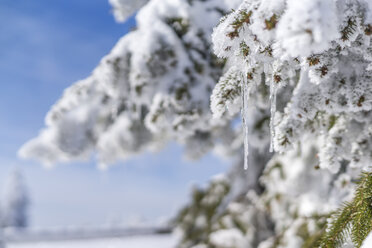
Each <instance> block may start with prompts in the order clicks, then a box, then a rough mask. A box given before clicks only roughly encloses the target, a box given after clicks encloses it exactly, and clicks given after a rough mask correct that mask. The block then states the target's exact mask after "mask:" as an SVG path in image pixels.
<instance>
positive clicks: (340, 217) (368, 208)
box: [320, 172, 372, 248]
mask: <svg viewBox="0 0 372 248" xmlns="http://www.w3.org/2000/svg"><path fill="white" fill-rule="evenodd" d="M332 219H333V220H332V222H331V223H330V228H329V230H328V231H327V232H326V233H325V234H324V236H323V238H322V240H321V244H320V247H321V248H338V247H341V246H342V245H343V244H344V243H345V242H346V241H347V240H348V238H349V237H351V240H352V241H353V243H354V245H355V247H356V248H359V247H361V245H362V243H363V241H364V240H365V239H366V238H367V236H368V234H369V233H370V232H371V231H372V173H371V172H369V173H367V172H365V173H362V175H361V177H360V179H359V180H358V182H357V189H356V193H355V196H354V199H353V200H352V201H351V202H348V203H345V204H344V206H343V207H342V208H340V209H339V210H338V211H336V212H335V213H334V214H333V218H332Z"/></svg>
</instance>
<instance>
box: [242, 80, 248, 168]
mask: <svg viewBox="0 0 372 248" xmlns="http://www.w3.org/2000/svg"><path fill="white" fill-rule="evenodd" d="M241 84H242V85H241V89H242V111H241V115H242V121H243V128H244V169H245V170H248V167H249V162H248V159H249V141H248V139H249V127H248V121H247V116H248V97H249V91H248V82H247V73H244V74H243V80H242V81H241Z"/></svg>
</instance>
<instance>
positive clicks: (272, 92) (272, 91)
mask: <svg viewBox="0 0 372 248" xmlns="http://www.w3.org/2000/svg"><path fill="white" fill-rule="evenodd" d="M276 93H277V86H276V85H275V83H274V82H271V83H270V152H274V138H275V127H274V120H275V112H276Z"/></svg>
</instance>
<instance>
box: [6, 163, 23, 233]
mask: <svg viewBox="0 0 372 248" xmlns="http://www.w3.org/2000/svg"><path fill="white" fill-rule="evenodd" d="M28 206H29V197H28V192H27V189H26V186H25V184H24V180H23V176H22V174H21V172H20V170H18V169H15V170H13V171H12V172H11V173H10V175H9V177H8V178H7V180H6V184H5V187H4V193H3V197H2V200H1V221H2V226H3V227H13V228H23V227H26V226H27V225H28Z"/></svg>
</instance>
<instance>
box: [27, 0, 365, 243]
mask: <svg viewBox="0 0 372 248" xmlns="http://www.w3.org/2000/svg"><path fill="white" fill-rule="evenodd" d="M111 2H112V3H118V2H120V1H111ZM114 6H116V5H115V4H114ZM371 8H372V3H371V1H369V0H303V1H298V0H209V1H205V0H162V1H156V0H152V1H149V2H148V3H147V4H146V5H145V6H144V7H143V8H142V9H141V10H140V11H139V12H138V15H137V29H136V30H135V31H133V32H131V33H130V34H128V35H126V36H124V37H123V38H122V39H121V40H120V41H119V42H118V44H117V45H116V46H115V48H114V49H113V50H112V52H111V53H110V54H109V55H107V56H106V57H105V58H103V59H102V61H101V63H100V64H99V65H98V67H97V68H96V69H95V71H94V72H93V74H92V75H91V76H90V77H89V78H87V79H84V80H82V81H80V82H78V83H76V84H74V85H73V86H71V87H70V88H69V89H67V90H66V91H65V93H64V95H63V97H62V98H61V99H60V100H59V102H57V103H56V104H55V105H54V106H53V108H52V110H51V111H50V112H49V113H48V116H47V118H46V128H45V129H44V130H42V132H41V133H40V135H39V136H38V137H37V138H35V139H34V140H31V141H30V142H29V143H27V144H26V145H25V146H24V147H23V148H22V149H21V151H20V154H21V155H22V156H23V157H27V158H38V159H40V160H41V161H43V162H44V163H46V164H53V163H56V162H66V161H70V160H73V159H81V158H84V157H87V156H89V155H90V154H91V152H92V151H96V152H97V153H98V158H99V163H101V164H102V165H107V164H110V163H112V162H114V161H116V160H122V159H125V158H127V157H129V156H133V155H136V154H140V153H141V152H143V151H145V150H149V149H159V147H161V145H162V144H164V143H166V142H168V141H170V140H175V141H177V142H179V143H180V144H182V145H183V146H184V147H185V148H186V149H185V150H186V153H187V154H188V155H189V156H190V157H193V158H199V157H200V156H202V155H204V154H205V153H207V152H210V151H213V152H215V153H216V154H218V155H219V156H230V157H231V158H233V159H235V160H236V161H239V162H238V163H236V164H234V166H233V167H232V169H231V170H230V172H228V173H227V175H226V176H225V177H224V178H223V179H221V178H219V179H218V180H216V179H214V180H212V181H211V183H210V186H209V187H207V188H206V189H200V190H196V191H195V192H194V193H193V199H192V200H191V202H190V203H189V204H188V205H187V206H185V208H184V210H183V211H181V213H180V216H179V218H177V220H176V223H178V226H179V229H180V230H181V231H182V242H181V243H180V247H182V248H191V247H192V248H207V247H208V248H209V247H210V248H250V247H252V248H256V247H258V248H279V247H280V248H299V247H302V248H307V247H318V246H320V247H360V246H361V244H362V243H363V241H364V240H365V238H366V237H367V235H368V233H369V232H370V230H371V215H370V213H371V208H372V206H371V204H370V194H371V191H372V189H371V187H370V186H369V185H370V184H369V183H370V181H371V174H370V173H371V162H372V86H371V79H372V74H371V70H372V50H371V35H372V26H371V25H372V9H371ZM231 9H234V10H232V11H231ZM116 11H119V12H120V8H118V7H117V6H116ZM116 15H117V16H118V15H119V16H120V13H116ZM123 15H125V14H123ZM119 18H120V17H119ZM212 33H213V34H212ZM211 34H212V38H211ZM240 114H241V123H242V126H241V127H238V128H237V127H236V120H237V119H239V116H240ZM270 151H271V152H270ZM243 160H244V162H243ZM243 164H244V167H245V168H246V169H247V170H244V169H243ZM358 179H359V181H358ZM357 182H358V183H357ZM345 202H347V203H345ZM342 204H344V205H342ZM337 209H339V210H337ZM335 211H336V212H335ZM329 220H330V221H329Z"/></svg>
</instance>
